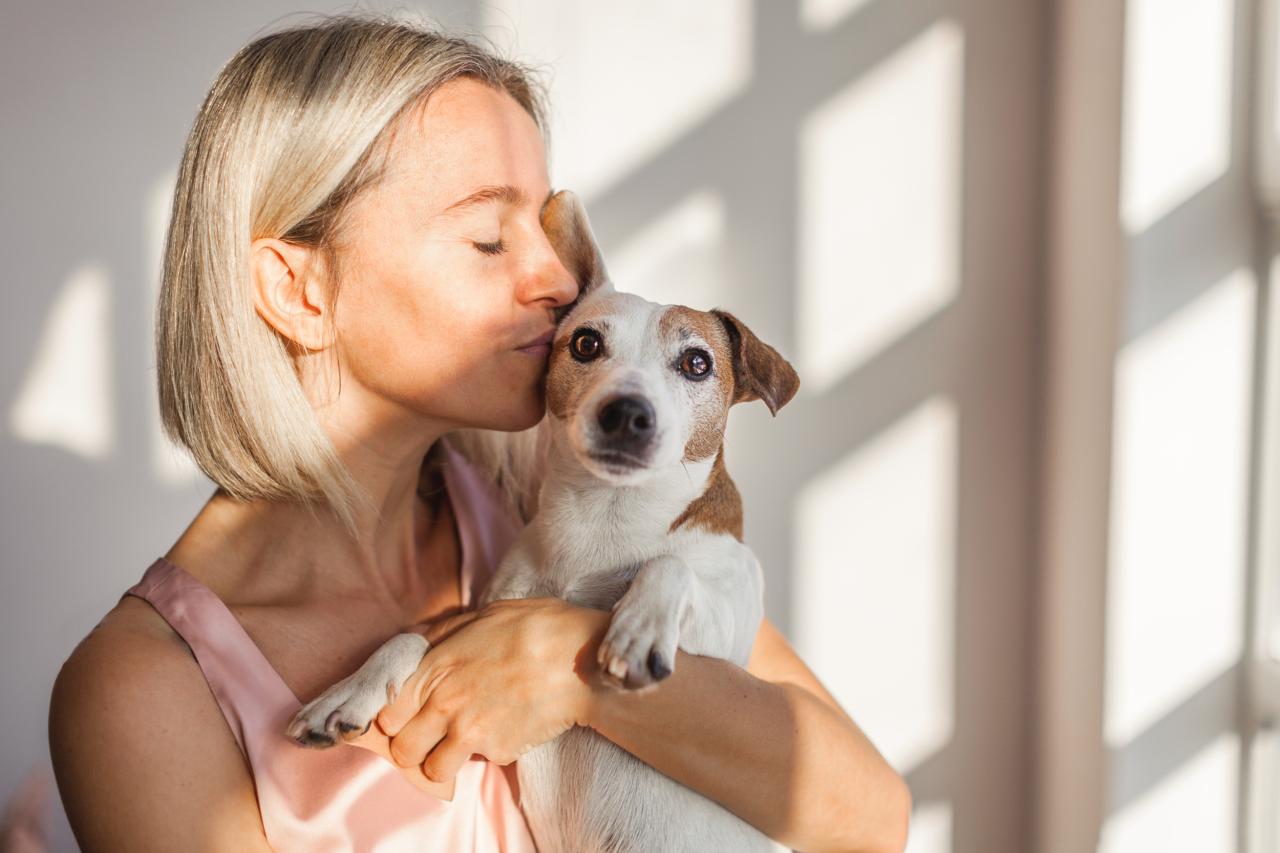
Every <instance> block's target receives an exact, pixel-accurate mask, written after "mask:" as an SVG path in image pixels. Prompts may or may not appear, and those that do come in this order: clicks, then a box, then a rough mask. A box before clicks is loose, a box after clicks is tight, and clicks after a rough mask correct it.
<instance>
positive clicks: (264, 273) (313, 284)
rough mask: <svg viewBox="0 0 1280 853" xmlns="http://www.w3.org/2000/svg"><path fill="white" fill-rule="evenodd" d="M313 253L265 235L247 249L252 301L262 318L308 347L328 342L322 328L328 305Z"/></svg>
mask: <svg viewBox="0 0 1280 853" xmlns="http://www.w3.org/2000/svg"><path fill="white" fill-rule="evenodd" d="M314 261H315V253H314V252H313V251H312V250H311V249H308V248H307V247H305V246H298V245H295V244H293V243H286V242H284V241H283V240H276V239H272V238H269V237H262V238H259V239H257V240H254V241H253V243H252V245H251V248H250V251H249V275H250V278H251V279H252V285H253V286H252V288H251V291H252V293H253V304H254V307H255V308H256V309H257V311H258V314H259V315H260V316H261V317H262V319H264V320H266V321H267V322H268V323H269V324H270V325H271V327H272V328H274V329H275V330H276V331H277V332H279V333H280V334H281V335H283V336H284V337H285V338H286V339H287V340H289V341H291V342H293V343H294V344H296V345H297V346H298V347H300V348H303V349H305V350H310V351H318V350H322V349H324V348H325V347H327V346H329V344H330V343H332V341H331V340H329V338H328V337H327V334H328V332H327V330H326V328H325V325H326V321H327V320H328V313H329V310H330V305H329V302H328V299H327V298H326V297H327V294H326V293H325V291H324V288H323V287H321V284H320V282H319V281H318V280H317V277H316V276H315V275H314V274H313V270H314Z"/></svg>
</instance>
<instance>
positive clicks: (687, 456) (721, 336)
mask: <svg viewBox="0 0 1280 853" xmlns="http://www.w3.org/2000/svg"><path fill="white" fill-rule="evenodd" d="M680 329H688V330H689V331H690V332H693V333H695V334H697V335H698V336H699V337H700V338H702V340H704V341H706V343H707V346H708V348H709V349H710V350H711V370H712V374H713V375H712V376H711V377H710V378H709V379H706V380H704V382H715V383H717V385H716V390H717V391H718V392H719V393H717V394H715V395H709V394H703V395H700V397H699V398H698V399H697V401H696V402H695V403H694V407H693V412H692V416H693V431H692V432H691V433H690V434H689V440H688V441H686V442H685V445H684V460H685V461H686V462H698V461H701V460H703V459H709V458H711V455H712V454H713V453H715V452H716V451H718V450H719V449H720V445H721V443H722V442H723V441H724V425H725V420H726V419H727V418H728V416H729V406H730V405H732V403H733V389H734V381H733V375H734V369H733V350H732V349H730V346H729V336H728V334H726V332H725V330H724V326H723V324H722V323H721V322H720V320H719V319H718V318H717V317H716V316H715V315H713V314H709V313H707V312H706V311H695V310H694V309H692V308H686V307H684V306H683V305H673V306H671V307H670V308H668V309H667V310H666V311H665V312H664V313H663V315H662V317H661V319H659V321H658V334H659V335H660V336H661V337H662V338H663V339H666V338H668V337H670V338H678V337H679V334H680Z"/></svg>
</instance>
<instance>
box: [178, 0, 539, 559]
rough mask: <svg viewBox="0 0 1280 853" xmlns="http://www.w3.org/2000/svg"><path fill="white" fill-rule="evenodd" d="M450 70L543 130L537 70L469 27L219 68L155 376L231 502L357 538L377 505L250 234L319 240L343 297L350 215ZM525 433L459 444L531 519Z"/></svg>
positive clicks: (409, 24) (186, 190) (184, 192)
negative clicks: (325, 520) (265, 289)
mask: <svg viewBox="0 0 1280 853" xmlns="http://www.w3.org/2000/svg"><path fill="white" fill-rule="evenodd" d="M458 77H469V78H473V79H476V80H480V81H482V82H484V83H486V84H488V85H490V86H493V87H494V88H497V89H500V90H505V91H506V92H508V93H509V94H510V95H511V96H512V97H513V98H514V99H515V100H516V101H517V102H518V103H519V104H520V105H521V106H522V107H524V109H525V110H526V111H527V112H528V113H529V114H530V115H531V116H532V117H533V119H534V121H535V122H536V124H537V126H538V128H539V130H540V131H541V132H542V134H543V137H544V139H545V138H546V137H547V135H548V134H547V121H546V106H545V105H546V96H545V90H544V89H543V87H542V84H541V82H540V81H539V80H538V79H537V77H536V76H534V72H533V70H532V69H531V68H529V67H527V66H524V65H521V64H519V63H516V62H514V61H511V60H509V59H505V58H502V57H500V56H499V55H497V52H496V51H495V50H493V49H492V48H491V47H490V48H484V47H481V46H479V45H477V44H474V43H473V42H472V41H470V40H468V39H466V38H462V37H459V36H451V35H445V34H443V33H441V32H438V31H436V30H433V29H431V28H430V27H428V26H426V25H423V24H420V23H416V22H413V21H410V20H406V19H405V18H404V17H403V16H396V17H390V16H385V15H374V14H358V15H353V14H347V15H336V16H323V17H321V18H320V20H319V21H318V22H317V23H314V24H310V25H305V26H295V27H291V28H289V29H284V30H282V31H279V32H275V33H271V34H269V35H264V36H262V37H260V38H257V39H256V40H254V41H252V42H250V43H249V44H248V45H246V46H245V47H244V48H242V49H241V50H240V51H239V52H238V53H236V55H235V56H234V57H232V58H231V60H230V61H228V62H227V64H226V65H225V66H223V68H222V70H221V71H220V72H219V74H218V76H217V79H216V80H215V81H214V83H213V86H212V87H211V88H210V90H209V93H208V95H207V96H206V97H205V100H204V103H203V104H202V105H201V107H200V111H199V113H198V114H197V116H196V119H195V123H194V125H193V127H192V129H191V133H190V135H189V136H188V138H187V143H186V147H185V149H184V152H183V158H182V165H181V168H180V170H179V172H178V179H177V186H176V188H175V191H174V196H173V209H172V216H171V219H170V222H169V229H168V234H167V236H166V239H165V249H164V267H163V274H162V283H161V288H160V298H159V305H158V309H157V314H156V318H157V319H156V370H157V375H158V385H159V395H160V416H161V420H162V422H163V425H164V430H165V433H166V434H167V435H168V436H169V437H170V438H171V439H172V440H173V441H175V442H176V443H178V444H179V445H181V446H183V447H185V448H186V449H187V450H188V451H190V453H191V455H192V457H193V459H194V460H195V462H196V464H197V465H198V466H199V467H200V469H201V470H202V471H203V472H204V473H205V474H206V475H207V476H208V477H209V479H211V480H213V481H214V482H215V483H216V484H217V485H218V486H219V487H220V488H221V489H223V490H225V491H226V492H227V493H228V494H230V495H232V496H233V497H236V498H239V499H243V500H249V499H253V498H271V499H285V500H292V501H299V502H302V503H304V504H306V505H307V506H308V507H311V508H313V509H314V508H315V506H318V505H327V506H328V507H330V508H331V509H332V510H333V511H334V513H335V514H336V515H337V516H338V517H339V518H340V519H341V520H342V522H343V524H344V525H345V526H346V527H347V529H348V530H349V531H351V533H352V535H353V536H355V535H358V534H357V532H356V527H355V521H354V519H355V510H356V507H357V505H362V506H365V507H368V508H369V509H371V510H373V511H375V512H376V507H373V505H372V501H371V499H370V497H369V495H368V494H367V493H366V492H365V491H364V489H363V488H361V486H360V485H359V483H358V482H357V481H356V480H355V479H354V478H353V477H352V476H351V474H350V472H349V471H348V470H347V469H346V467H345V466H344V465H343V464H342V461H341V459H340V457H339V456H338V454H337V452H336V450H335V449H334V447H333V444H332V443H331V442H330V440H329V438H328V436H327V435H326V434H325V432H324V430H323V428H322V427H321V425H320V423H319V420H318V419H317V417H316V415H315V412H314V410H313V409H312V407H311V404H310V403H309V402H308V400H307V397H306V395H305V394H304V392H303V388H302V385H301V383H300V382H299V379H298V376H297V373H296V370H295V367H294V364H293V361H292V359H291V357H290V354H289V350H290V342H289V341H288V340H287V339H286V338H284V337H283V336H281V335H280V334H278V333H277V332H276V331H275V329H273V328H272V327H271V326H269V325H268V324H267V323H266V321H265V320H263V319H262V318H261V317H260V316H259V315H258V314H257V312H256V310H255V308H254V304H253V300H252V297H251V293H250V290H249V249H250V244H251V242H252V241H253V240H255V239H258V238H260V237H274V238H279V239H282V240H286V241H288V242H292V243H296V244H299V245H304V246H308V247H311V248H314V249H315V250H316V255H317V263H318V266H319V269H320V270H321V271H322V272H323V274H324V275H325V276H326V278H327V279H328V281H329V282H330V284H331V291H330V292H331V293H332V294H333V298H334V299H335V300H336V293H337V289H338V285H339V282H340V280H341V278H342V275H341V269H340V264H339V263H338V255H337V252H336V250H335V247H336V246H337V245H338V242H339V238H340V235H341V233H342V230H343V216H344V213H345V211H346V210H347V209H348V206H349V205H350V204H351V203H352V201H353V200H354V199H355V198H357V197H358V196H359V195H360V194H361V193H362V192H364V191H365V190H367V189H368V188H369V187H371V186H373V185H374V184H376V183H377V182H378V181H379V180H380V179H381V178H382V177H383V175H384V173H385V168H386V165H387V160H386V155H387V152H388V147H389V140H390V138H391V136H392V135H393V134H394V132H395V128H396V126H397V124H398V121H399V120H400V119H401V118H402V117H403V116H405V115H407V114H408V113H410V112H411V111H412V110H413V109H414V108H415V107H416V106H417V105H419V104H421V103H422V101H423V100H424V99H425V98H427V97H428V96H429V95H430V94H431V93H432V92H433V91H435V90H436V89H438V88H439V87H440V86H441V85H443V84H445V83H447V82H449V81H450V80H453V79H455V78H458ZM534 440H535V439H534V438H533V431H530V433H529V435H528V436H525V437H524V438H519V437H517V436H512V435H509V434H499V433H493V434H487V433H481V432H476V433H475V434H471V435H466V436H458V437H457V438H456V440H455V442H454V446H455V447H457V448H458V449H459V450H460V451H461V452H463V453H464V454H465V455H467V456H468V457H469V458H471V459H472V460H473V461H475V462H477V463H478V464H479V465H480V467H481V468H482V470H483V471H484V472H485V474H486V475H487V476H489V477H491V478H492V479H493V480H494V481H495V482H497V483H498V484H499V485H500V486H501V487H503V488H504V489H505V490H506V491H507V493H508V494H509V496H510V497H511V498H512V499H513V501H514V502H515V504H516V506H517V507H518V508H520V509H521V511H522V513H523V512H527V511H528V509H529V506H530V502H529V490H528V486H529V483H530V476H531V474H530V469H529V462H528V457H529V453H530V452H531V451H532V449H533V443H534Z"/></svg>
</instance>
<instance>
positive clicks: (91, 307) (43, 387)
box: [9, 263, 115, 459]
mask: <svg viewBox="0 0 1280 853" xmlns="http://www.w3.org/2000/svg"><path fill="white" fill-rule="evenodd" d="M109 311H110V282H109V279H108V276H107V271H106V269H105V268H104V267H103V266H102V265H100V264H95V263H88V264H84V265H83V266H81V267H79V268H78V269H76V270H75V271H74V272H73V273H72V274H71V276H70V277H69V278H68V280H67V283H66V284H65V285H64V286H63V288H62V292H61V293H60V294H59V295H58V297H57V299H56V301H55V302H54V303H53V306H52V308H51V309H50V311H49V313H48V315H47V319H46V320H45V326H44V329H43V331H42V332H41V334H40V342H39V344H37V346H36V349H35V354H34V356H33V357H32V360H31V363H30V366H29V367H28V368H27V374H26V377H25V378H24V379H23V381H22V383H21V386H20V387H21V390H20V391H19V392H18V394H17V396H16V397H15V398H14V401H13V403H12V405H11V408H10V410H9V428H10V429H11V430H12V431H13V434H14V435H15V436H17V437H18V438H20V439H22V440H23V441H28V442H31V443H32V444H50V445H54V446H56V447H61V448H63V449H65V450H69V451H71V452H72V453H75V454H77V455H79V456H84V457H86V458H89V459H103V458H105V457H106V456H107V454H108V453H110V452H111V450H112V447H113V444H114V440H115V431H114V414H113V402H114V397H113V394H114V391H115V386H114V383H113V382H112V374H111V363H112V361H111V355H112V353H111V334H110V328H111V317H110V315H109Z"/></svg>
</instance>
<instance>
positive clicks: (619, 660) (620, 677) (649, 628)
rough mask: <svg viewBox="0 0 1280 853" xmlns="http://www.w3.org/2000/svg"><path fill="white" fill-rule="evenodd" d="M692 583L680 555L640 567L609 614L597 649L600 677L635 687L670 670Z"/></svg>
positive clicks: (668, 673)
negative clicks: (607, 625) (606, 627)
mask: <svg viewBox="0 0 1280 853" xmlns="http://www.w3.org/2000/svg"><path fill="white" fill-rule="evenodd" d="M692 583H693V573H692V572H690V571H689V567H688V566H687V565H686V564H685V562H684V560H682V559H680V558H679V557H675V556H669V555H668V556H662V557H656V558H654V559H652V560H649V561H648V562H646V563H644V564H643V565H642V566H640V568H639V569H638V570H637V571H636V575H635V577H634V578H633V579H632V581H631V586H630V588H629V589H627V591H626V593H625V594H623V596H622V598H620V599H618V601H617V603H616V604H614V606H613V619H612V620H611V621H610V622H609V630H608V631H607V632H606V633H605V636H604V641H603V642H602V643H601V644H600V649H599V651H598V652H597V654H596V660H597V662H598V663H599V664H600V667H601V676H602V678H604V679H605V680H606V681H609V682H612V683H613V684H615V685H617V686H620V687H627V688H636V687H644V686H646V685H649V684H653V683H655V682H658V681H661V680H662V679H664V678H666V677H667V676H668V675H670V674H671V672H672V670H673V668H674V667H675V664H676V646H677V645H678V644H679V642H680V619H681V616H682V615H683V612H684V609H685V607H686V605H687V603H688V600H689V588H690V585H691V584H692Z"/></svg>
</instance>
